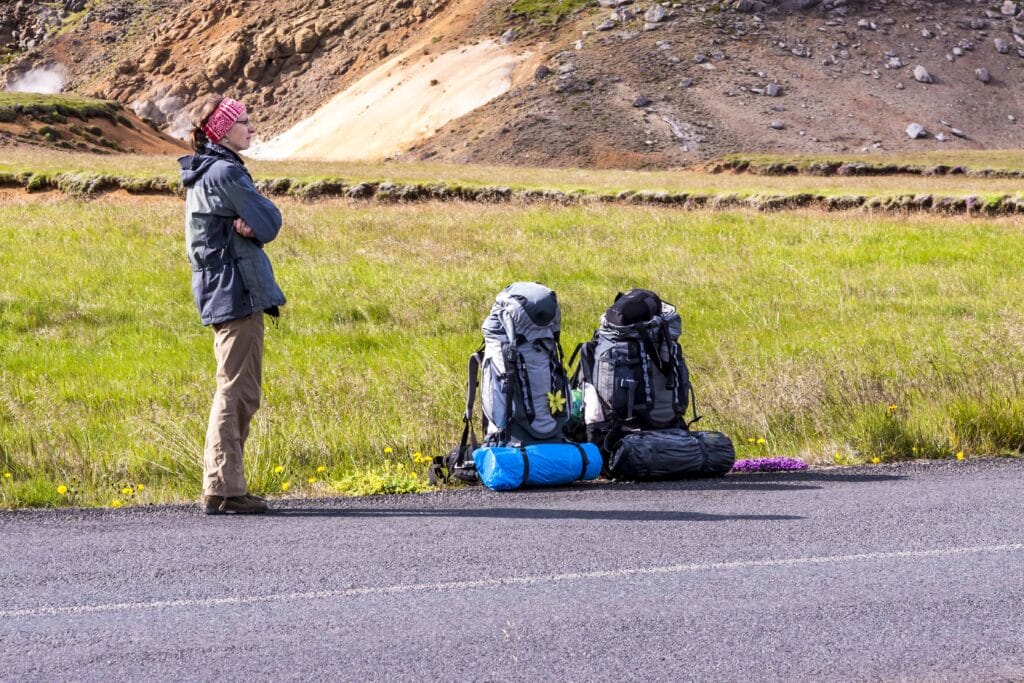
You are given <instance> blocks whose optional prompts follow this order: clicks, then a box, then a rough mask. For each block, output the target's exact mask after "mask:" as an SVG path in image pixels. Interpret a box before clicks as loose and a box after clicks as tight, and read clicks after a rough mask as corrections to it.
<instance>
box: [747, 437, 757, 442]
mask: <svg viewBox="0 0 1024 683" xmlns="http://www.w3.org/2000/svg"><path fill="white" fill-rule="evenodd" d="M747 443H757V439H755V438H754V437H750V438H749V439H747Z"/></svg>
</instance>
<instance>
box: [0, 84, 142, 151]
mask: <svg viewBox="0 0 1024 683" xmlns="http://www.w3.org/2000/svg"><path fill="white" fill-rule="evenodd" d="M96 119H104V120H106V121H108V122H109V123H110V124H112V125H114V126H124V127H126V128H134V124H133V123H132V122H131V120H130V119H129V118H128V117H127V116H125V113H124V108H123V107H122V105H121V104H120V103H119V102H113V101H107V100H97V99H93V98H90V97H80V96H78V95H67V94H62V95H38V94H33V93H12V92H0V125H2V124H5V123H16V122H17V123H22V124H25V125H26V126H27V129H25V130H24V131H23V132H19V133H16V134H15V139H18V140H20V141H22V142H29V143H33V142H34V143H37V144H38V143H43V142H45V143H49V144H50V145H53V146H56V147H60V148H62V149H66V150H74V149H76V148H77V149H79V150H81V151H83V152H87V153H90V154H96V153H100V154H103V153H108V152H114V151H121V146H120V145H119V144H118V143H117V142H115V141H113V140H110V139H108V138H107V137H105V136H104V133H103V130H102V129H101V128H100V127H98V126H95V125H89V122H90V121H92V122H95V120H96ZM51 153H52V152H46V153H44V154H41V153H40V150H39V149H38V148H36V149H33V148H29V149H23V150H5V151H4V155H3V156H4V159H8V160H9V159H19V158H20V159H25V160H28V161H29V162H30V163H35V162H36V161H38V160H39V159H40V157H41V156H44V155H45V154H51ZM5 163H6V162H5Z"/></svg>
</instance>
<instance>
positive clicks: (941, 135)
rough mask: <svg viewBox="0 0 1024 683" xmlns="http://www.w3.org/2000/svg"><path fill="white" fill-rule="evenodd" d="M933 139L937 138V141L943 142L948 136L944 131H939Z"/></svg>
mask: <svg viewBox="0 0 1024 683" xmlns="http://www.w3.org/2000/svg"><path fill="white" fill-rule="evenodd" d="M935 139H936V140H938V141H939V142H945V141H946V140H948V139H949V138H947V137H946V134H945V133H939V134H938V135H936V136H935Z"/></svg>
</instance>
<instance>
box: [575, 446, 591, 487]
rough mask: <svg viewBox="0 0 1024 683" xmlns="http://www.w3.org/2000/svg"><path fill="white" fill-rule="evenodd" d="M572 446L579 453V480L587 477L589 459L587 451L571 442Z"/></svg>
mask: <svg viewBox="0 0 1024 683" xmlns="http://www.w3.org/2000/svg"><path fill="white" fill-rule="evenodd" d="M572 445H573V446H575V447H576V450H578V451H579V452H580V462H581V466H580V479H582V478H583V477H585V476H587V467H589V466H590V458H588V457H587V451H586V450H585V449H584V448H583V446H581V445H580V444H578V443H576V442H573V444H572Z"/></svg>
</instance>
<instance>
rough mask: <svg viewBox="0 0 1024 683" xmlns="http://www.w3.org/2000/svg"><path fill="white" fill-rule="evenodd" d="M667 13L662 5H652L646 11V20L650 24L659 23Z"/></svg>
mask: <svg viewBox="0 0 1024 683" xmlns="http://www.w3.org/2000/svg"><path fill="white" fill-rule="evenodd" d="M666 14H667V12H666V11H665V8H664V7H662V6H661V5H651V8H650V9H649V10H647V11H646V12H644V21H646V22H647V23H648V24H657V23H658V22H659V21H661V20H662V19H664V18H665V15H666Z"/></svg>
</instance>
